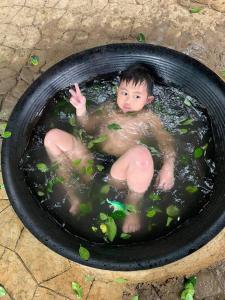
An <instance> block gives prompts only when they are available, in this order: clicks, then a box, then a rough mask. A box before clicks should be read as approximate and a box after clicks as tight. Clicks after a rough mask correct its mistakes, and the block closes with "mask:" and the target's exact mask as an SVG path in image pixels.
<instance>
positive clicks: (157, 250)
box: [2, 44, 225, 271]
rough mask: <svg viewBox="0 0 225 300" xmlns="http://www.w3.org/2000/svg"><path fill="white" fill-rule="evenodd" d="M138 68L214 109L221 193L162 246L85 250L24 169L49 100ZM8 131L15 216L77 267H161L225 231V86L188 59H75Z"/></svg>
mask: <svg viewBox="0 0 225 300" xmlns="http://www.w3.org/2000/svg"><path fill="white" fill-rule="evenodd" d="M137 61H139V62H144V63H147V64H149V65H150V66H151V68H152V69H153V70H154V73H155V76H156V77H157V79H158V80H159V81H161V82H162V83H164V84H167V85H172V86H175V87H177V88H179V89H181V90H182V91H183V92H185V93H186V94H189V95H190V96H193V97H195V98H196V99H197V100H198V101H199V102H200V103H201V104H202V105H204V106H205V107H206V108H207V110H208V114H209V116H210V118H211V122H212V124H211V126H212V133H213V138H214V142H215V153H216V157H215V163H216V176H215V189H214V191H213V194H212V197H211V201H210V202H209V204H208V205H207V206H206V207H205V208H204V209H203V210H202V211H201V212H200V213H199V214H197V215H196V216H194V217H192V218H190V219H189V220H187V221H185V222H184V223H183V224H182V225H181V226H179V227H178V228H177V229H176V230H175V231H174V232H172V233H171V234H170V235H168V236H165V237H164V238H162V239H158V240H154V241H151V242H143V243H139V244H132V245H128V246H127V245H124V246H120V247H118V246H113V245H99V244H92V243H89V242H84V241H83V240H81V239H80V238H79V237H74V236H72V235H71V234H70V233H68V232H66V231H63V230H62V229H61V228H60V227H59V226H58V225H57V223H56V222H54V221H53V220H52V218H51V216H50V215H49V213H48V212H47V211H45V210H43V209H42V208H41V206H40V205H39V204H38V201H35V200H36V199H34V198H33V196H32V194H31V192H30V189H29V187H28V186H27V185H26V183H25V179H24V174H23V172H22V171H21V170H20V169H19V167H18V162H19V160H20V158H21V156H22V154H23V152H24V150H25V149H26V146H27V144H28V142H29V138H30V135H31V131H32V128H33V127H34V126H35V124H36V122H37V121H38V119H39V116H40V115H41V112H42V110H43V108H44V106H45V105H46V103H47V101H48V99H49V97H52V96H53V95H54V94H55V93H56V92H57V91H58V90H60V89H63V88H65V87H67V86H69V85H71V84H73V83H74V82H78V83H79V82H82V81H86V80H90V79H92V78H94V77H96V76H97V75H101V74H106V73H111V72H115V71H119V70H123V69H124V68H126V67H127V66H128V65H129V64H131V63H134V62H137ZM8 130H9V131H11V132H12V136H11V138H9V139H5V140H4V141H3V147H2V170H3V179H4V184H5V187H6V191H7V194H8V196H9V200H10V202H11V204H12V206H13V208H14V210H15V211H16V213H17V215H18V216H19V218H20V219H21V220H22V222H23V223H24V225H25V226H26V227H27V228H28V229H29V230H30V231H31V232H32V233H33V234H34V235H35V236H36V237H37V238H38V239H39V240H40V241H41V242H42V243H44V244H45V245H47V246H48V247H49V248H51V249H52V250H54V251H56V252H57V253H59V254H61V255H63V256H65V257H67V258H69V259H71V260H73V261H75V262H78V263H82V264H86V265H89V266H91V267H96V268H101V269H109V270H127V271H129V270H142V269H150V268H154V267H159V266H162V265H165V264H167V263H170V262H173V261H175V260H177V259H180V258H182V257H184V256H186V255H188V254H189V253H192V252H193V251H195V250H197V249H199V248H200V247H201V246H203V245H204V244H206V243H207V242H208V241H209V240H210V239H212V238H213V237H214V236H215V235H216V234H217V233H218V232H219V231H220V230H221V229H222V228H223V227H224V224H225V197H224V195H225V83H224V82H223V81H222V80H221V79H220V78H219V77H218V76H217V75H216V74H215V73H213V72H212V71H211V70H209V69H208V68H207V67H205V66H204V65H202V64H201V63H200V62H198V61H196V60H195V59H193V58H191V57H189V56H187V55H184V54H182V53H179V52H177V51H174V50H171V49H167V48H164V47H160V46H154V45H148V44H112V45H107V46H102V47H97V48H93V49H90V50H86V51H84V52H81V53H78V54H74V55H72V56H70V57H68V58H66V59H64V60H62V61H61V62H59V63H58V64H56V65H55V66H53V67H52V68H50V69H49V70H48V71H47V72H45V73H44V74H43V75H42V76H40V78H38V80H36V81H35V82H34V83H33V84H32V85H31V86H30V87H29V88H28V90H27V91H26V92H25V94H24V95H23V96H22V97H21V99H20V100H19V102H18V104H17V105H16V107H15V109H14V110H13V113H12V115H11V117H10V120H9V122H8ZM80 243H82V245H83V246H84V247H86V248H88V249H89V251H90V253H91V257H90V259H89V260H88V261H87V262H84V261H82V260H81V259H80V257H79V254H78V249H79V246H80Z"/></svg>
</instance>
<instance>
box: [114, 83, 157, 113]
mask: <svg viewBox="0 0 225 300" xmlns="http://www.w3.org/2000/svg"><path fill="white" fill-rule="evenodd" d="M153 99H154V97H153V96H149V95H148V92H147V84H146V82H145V81H144V82H142V83H138V84H137V85H134V82H133V81H130V82H129V83H126V81H121V82H120V85H119V87H118V90H117V105H118V106H119V108H120V109H121V110H122V111H123V112H124V113H126V112H134V111H140V110H142V108H143V107H144V106H145V104H147V103H150V102H152V100H153Z"/></svg>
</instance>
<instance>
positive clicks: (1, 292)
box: [0, 285, 7, 297]
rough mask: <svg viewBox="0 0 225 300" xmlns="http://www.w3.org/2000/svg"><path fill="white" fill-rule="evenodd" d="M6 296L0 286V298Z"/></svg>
mask: <svg viewBox="0 0 225 300" xmlns="http://www.w3.org/2000/svg"><path fill="white" fill-rule="evenodd" d="M6 294H7V292H6V290H5V289H4V287H3V286H1V285H0V297H4V296H5V295H6Z"/></svg>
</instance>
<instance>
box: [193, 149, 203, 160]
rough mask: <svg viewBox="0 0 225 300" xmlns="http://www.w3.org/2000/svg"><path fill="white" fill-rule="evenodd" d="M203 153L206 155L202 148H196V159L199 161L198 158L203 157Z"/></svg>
mask: <svg viewBox="0 0 225 300" xmlns="http://www.w3.org/2000/svg"><path fill="white" fill-rule="evenodd" d="M203 153H204V151H203V149H202V148H201V147H197V148H195V150H194V158H195V159H198V158H200V157H202V155H203Z"/></svg>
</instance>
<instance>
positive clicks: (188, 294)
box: [180, 276, 197, 300]
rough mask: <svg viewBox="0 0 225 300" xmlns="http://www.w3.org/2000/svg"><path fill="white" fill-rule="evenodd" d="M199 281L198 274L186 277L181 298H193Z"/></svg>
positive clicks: (190, 299) (187, 299) (182, 299)
mask: <svg viewBox="0 0 225 300" xmlns="http://www.w3.org/2000/svg"><path fill="white" fill-rule="evenodd" d="M196 283H197V278H196V276H192V277H190V278H186V279H185V280H184V288H183V290H182V291H181V295H180V299H181V300H193V299H194V294H195V286H196Z"/></svg>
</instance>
